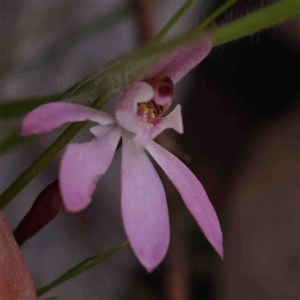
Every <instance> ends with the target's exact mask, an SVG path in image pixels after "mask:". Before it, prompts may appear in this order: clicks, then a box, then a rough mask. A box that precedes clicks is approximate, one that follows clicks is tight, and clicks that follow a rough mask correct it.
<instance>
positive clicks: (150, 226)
mask: <svg viewBox="0 0 300 300" xmlns="http://www.w3.org/2000/svg"><path fill="white" fill-rule="evenodd" d="M121 205H122V215H123V222H124V227H125V231H126V233H127V236H128V239H129V242H130V244H131V246H132V249H133V251H134V253H135V255H136V256H137V258H138V259H139V260H140V262H141V263H142V265H143V266H144V267H145V268H146V269H147V271H148V272H151V271H152V270H153V269H154V268H155V267H156V266H157V265H158V264H159V263H160V262H161V261H162V260H163V258H164V257H165V255H166V252H167V249H168V246H169V240H170V225H169V216H168V208H167V202H166V196H165V191H164V188H163V186H162V183H161V180H160V178H159V177H158V175H157V173H156V171H155V169H154V167H153V165H152V163H151V162H150V160H149V158H148V157H147V155H146V153H145V152H144V151H143V150H142V149H141V148H140V147H138V146H135V145H134V143H133V142H132V139H131V138H130V137H128V136H125V137H124V138H123V146H122V200H121Z"/></svg>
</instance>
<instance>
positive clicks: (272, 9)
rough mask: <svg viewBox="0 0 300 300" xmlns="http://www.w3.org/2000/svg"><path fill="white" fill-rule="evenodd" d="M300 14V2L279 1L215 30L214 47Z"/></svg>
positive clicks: (213, 34) (213, 33)
mask: <svg viewBox="0 0 300 300" xmlns="http://www.w3.org/2000/svg"><path fill="white" fill-rule="evenodd" d="M299 13H300V3H299V1H288V0H281V1H278V2H276V3H274V4H272V5H269V6H267V7H265V8H262V9H260V10H258V11H255V12H252V13H251V14H248V15H246V16H244V17H241V18H239V19H237V20H235V21H233V22H231V23H228V24H226V25H224V26H221V27H219V28H216V29H215V30H213V32H212V36H213V41H214V46H219V45H222V44H224V43H228V42H231V41H234V40H237V39H239V38H242V37H245V36H249V35H251V34H254V33H256V32H258V31H261V30H263V29H266V28H269V27H272V26H275V25H277V24H280V23H282V22H284V21H286V20H288V19H291V18H293V17H295V16H297V15H298V14H299Z"/></svg>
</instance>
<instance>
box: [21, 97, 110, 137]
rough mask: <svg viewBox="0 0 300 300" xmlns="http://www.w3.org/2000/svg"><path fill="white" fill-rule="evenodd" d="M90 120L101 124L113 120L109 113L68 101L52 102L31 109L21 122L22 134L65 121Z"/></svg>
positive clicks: (45, 130)
mask: <svg viewBox="0 0 300 300" xmlns="http://www.w3.org/2000/svg"><path fill="white" fill-rule="evenodd" d="M85 120H90V121H93V122H97V123H99V124H101V125H108V124H112V123H114V122H115V119H114V118H113V117H111V116H110V115H108V114H106V113H104V112H100V111H98V110H96V109H93V108H90V107H86V106H83V105H79V104H74V103H69V102H52V103H47V104H44V105H41V106H39V107H38V108H36V109H34V110H33V111H31V112H30V113H29V114H28V115H27V116H26V117H25V118H24V119H23V122H22V135H23V136H25V135H31V134H42V133H47V132H49V131H51V130H53V129H55V128H57V127H59V126H61V125H63V124H65V123H68V122H77V121H85Z"/></svg>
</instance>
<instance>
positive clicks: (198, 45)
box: [143, 35, 213, 84]
mask: <svg viewBox="0 0 300 300" xmlns="http://www.w3.org/2000/svg"><path fill="white" fill-rule="evenodd" d="M212 46H213V43H212V39H211V38H210V37H209V36H207V35H206V36H203V37H202V38H201V40H199V41H197V42H193V43H191V44H188V45H186V46H183V47H181V48H179V49H176V50H174V51H173V52H171V53H170V54H169V55H167V56H166V57H165V58H164V59H163V60H162V61H161V62H160V63H158V64H157V65H156V66H155V67H154V68H153V69H152V70H150V72H148V73H147V74H146V75H145V76H144V78H143V79H150V78H153V77H155V76H168V77H170V78H171V79H172V81H173V83H174V84H175V83H176V82H178V81H179V80H180V79H181V78H182V77H184V76H185V75H186V74H187V73H189V72H190V71H191V70H192V69H193V68H194V67H196V66H197V65H198V64H199V63H200V62H201V61H202V60H203V59H204V58H205V57H206V56H207V55H208V54H209V53H210V51H211V49H212Z"/></svg>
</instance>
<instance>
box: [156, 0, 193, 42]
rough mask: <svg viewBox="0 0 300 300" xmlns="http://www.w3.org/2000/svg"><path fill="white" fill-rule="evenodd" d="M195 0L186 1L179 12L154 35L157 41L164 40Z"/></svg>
mask: <svg viewBox="0 0 300 300" xmlns="http://www.w3.org/2000/svg"><path fill="white" fill-rule="evenodd" d="M194 2H195V0H188V1H186V2H185V3H184V4H183V5H182V7H181V8H180V9H179V10H178V12H177V13H176V14H175V15H174V16H173V17H172V18H171V20H170V21H169V22H168V23H167V24H166V25H165V27H163V28H162V29H161V31H160V32H159V33H158V34H157V35H156V36H155V37H154V40H155V41H159V40H162V39H163V38H164V37H165V36H166V34H167V33H168V32H169V31H170V30H171V29H172V27H173V26H174V25H175V24H176V23H177V22H178V21H179V20H180V18H181V17H182V16H183V15H184V14H185V13H186V11H187V10H188V9H189V8H190V6H191V5H192V4H193V3H194Z"/></svg>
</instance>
